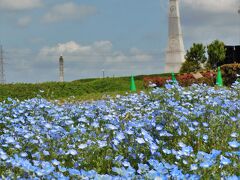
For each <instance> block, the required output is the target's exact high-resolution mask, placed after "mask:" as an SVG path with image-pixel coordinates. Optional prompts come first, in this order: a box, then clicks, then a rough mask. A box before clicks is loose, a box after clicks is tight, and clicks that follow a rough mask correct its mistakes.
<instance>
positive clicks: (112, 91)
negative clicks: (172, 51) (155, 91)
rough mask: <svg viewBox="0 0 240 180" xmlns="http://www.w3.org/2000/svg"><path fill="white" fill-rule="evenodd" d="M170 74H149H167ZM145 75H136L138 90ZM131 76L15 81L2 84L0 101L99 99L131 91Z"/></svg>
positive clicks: (141, 86)
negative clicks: (41, 81) (68, 80)
mask: <svg viewBox="0 0 240 180" xmlns="http://www.w3.org/2000/svg"><path fill="white" fill-rule="evenodd" d="M167 75H169V74H161V75H156V74H155V75H148V76H167ZM143 77H144V75H140V76H136V77H135V83H136V86H137V91H141V90H144V87H143ZM129 89H130V77H116V78H95V79H81V80H75V81H72V82H62V83H61V82H45V83H39V84H30V83H15V84H3V85H0V101H3V100H4V99H6V98H8V97H10V98H17V99H19V100H23V99H29V98H34V97H36V96H37V95H41V96H42V97H43V98H47V99H67V98H69V97H72V96H74V97H76V98H78V99H80V100H91V99H99V98H101V97H102V96H103V95H116V94H124V93H126V92H129Z"/></svg>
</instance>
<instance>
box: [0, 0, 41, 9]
mask: <svg viewBox="0 0 240 180" xmlns="http://www.w3.org/2000/svg"><path fill="white" fill-rule="evenodd" d="M42 5H43V3H42V0H0V9H6V10H27V9H33V8H38V7H41V6H42Z"/></svg>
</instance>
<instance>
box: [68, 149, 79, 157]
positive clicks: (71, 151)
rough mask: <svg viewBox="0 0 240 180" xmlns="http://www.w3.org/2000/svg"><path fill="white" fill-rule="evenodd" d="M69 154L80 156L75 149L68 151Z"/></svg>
mask: <svg viewBox="0 0 240 180" xmlns="http://www.w3.org/2000/svg"><path fill="white" fill-rule="evenodd" d="M67 154H71V155H73V156H75V155H77V154H78V152H77V151H76V150H75V149H69V150H68V151H67Z"/></svg>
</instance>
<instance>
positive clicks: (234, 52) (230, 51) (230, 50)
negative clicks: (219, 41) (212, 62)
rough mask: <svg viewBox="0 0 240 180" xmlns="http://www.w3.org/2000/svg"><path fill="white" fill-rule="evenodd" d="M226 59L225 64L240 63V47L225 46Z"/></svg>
mask: <svg viewBox="0 0 240 180" xmlns="http://www.w3.org/2000/svg"><path fill="white" fill-rule="evenodd" d="M225 49H226V58H225V60H224V64H231V63H240V45H236V46H225Z"/></svg>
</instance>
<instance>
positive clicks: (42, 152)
mask: <svg viewBox="0 0 240 180" xmlns="http://www.w3.org/2000/svg"><path fill="white" fill-rule="evenodd" d="M239 128H240V83H238V82H236V83H234V84H233V85H232V87H231V88H226V87H222V88H216V87H208V86H205V85H192V86H191V87H187V88H183V87H180V86H178V85H177V84H167V85H166V87H165V88H153V89H152V90H151V91H150V92H149V93H144V92H142V93H140V94H128V95H126V96H120V95H118V96H117V97H116V98H114V99H111V98H106V99H104V100H99V101H94V102H84V103H76V102H75V103H71V102H68V103H67V102H66V103H64V104H60V103H58V101H53V102H52V101H47V100H45V99H43V98H40V97H37V98H34V99H29V100H25V101H18V100H14V99H10V98H9V99H7V100H5V101H3V102H0V130H1V131H0V178H3V179H5V178H6V179H103V180H105V179H116V180H117V179H163V180H164V179H220V178H222V179H229V180H235V179H236V180H237V179H239V178H240V163H239V162H240V131H239Z"/></svg>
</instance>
